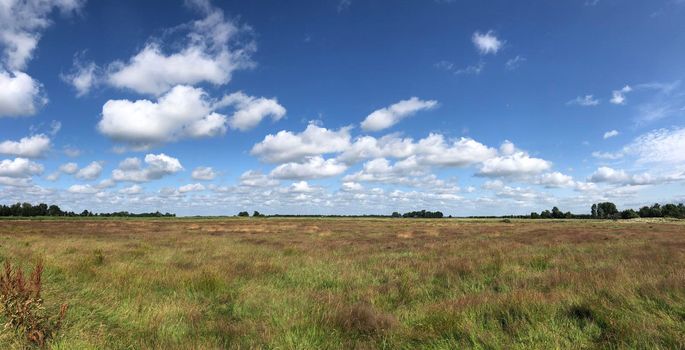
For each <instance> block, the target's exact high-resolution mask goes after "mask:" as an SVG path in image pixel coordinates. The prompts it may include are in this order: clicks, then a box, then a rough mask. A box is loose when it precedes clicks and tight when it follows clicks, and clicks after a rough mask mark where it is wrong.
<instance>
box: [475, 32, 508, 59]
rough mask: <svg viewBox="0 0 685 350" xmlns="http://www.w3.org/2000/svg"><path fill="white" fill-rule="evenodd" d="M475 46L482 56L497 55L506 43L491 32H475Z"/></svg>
mask: <svg viewBox="0 0 685 350" xmlns="http://www.w3.org/2000/svg"><path fill="white" fill-rule="evenodd" d="M471 41H473V45H475V46H476V49H477V50H478V52H479V53H480V54H481V55H486V54H496V53H497V52H498V51H499V50H500V49H501V48H502V46H503V45H504V43H505V42H504V41H502V40H500V39H498V38H497V36H495V32H494V31H492V30H489V31H488V32H487V33H481V32H475V33H473V36H472V37H471Z"/></svg>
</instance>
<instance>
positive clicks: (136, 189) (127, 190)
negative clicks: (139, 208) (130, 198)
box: [118, 184, 143, 195]
mask: <svg viewBox="0 0 685 350" xmlns="http://www.w3.org/2000/svg"><path fill="white" fill-rule="evenodd" d="M118 192H119V193H121V194H127V195H134V194H140V193H142V192H143V187H142V186H140V185H138V184H134V185H131V186H129V187H124V188H122V189H120V190H119V191H118Z"/></svg>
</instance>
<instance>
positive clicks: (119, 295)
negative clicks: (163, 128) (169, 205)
mask: <svg viewBox="0 0 685 350" xmlns="http://www.w3.org/2000/svg"><path fill="white" fill-rule="evenodd" d="M38 258H42V259H43V260H44V262H45V266H46V268H45V271H44V274H43V279H44V282H45V284H44V286H43V291H42V292H41V296H42V297H45V299H46V300H48V301H58V300H65V299H67V300H69V302H70V309H69V312H68V314H67V317H66V318H65V320H64V322H63V324H62V329H61V331H60V335H59V336H58V337H56V338H55V339H54V340H53V341H51V342H49V343H48V346H49V347H51V348H53V349H80V348H102V349H131V348H134V349H217V348H234V349H238V348H278V349H295V348H297V349H321V348H326V349H351V348H385V349H397V348H404V349H416V348H428V349H454V348H476V349H485V348H489V349H531V348H533V349H535V348H537V349H549V348H645V349H646V348H683V347H685V225H684V224H683V223H681V222H674V221H669V222H649V223H639V222H638V223H628V222H599V221H582V220H576V221H568V222H565V221H545V222H531V221H523V220H521V221H520V220H511V222H509V223H507V222H500V221H499V220H480V221H469V220H437V221H435V220H434V221H432V220H402V219H398V220H384V219H377V220H372V219H368V220H358V219H325V220H320V219H319V220H317V219H260V220H231V219H222V220H187V219H186V220H181V219H176V220H92V221H88V220H78V221H69V220H67V221H59V220H55V221H2V220H0V259H1V260H11V261H16V262H25V263H26V264H28V262H31V261H35V260H36V259H38ZM15 338H16V336H14V335H13V334H11V333H8V332H3V333H2V334H0V348H20V346H22V345H21V344H18V343H16V342H15V340H14V339H15Z"/></svg>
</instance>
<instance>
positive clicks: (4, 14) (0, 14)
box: [0, 0, 85, 70]
mask: <svg viewBox="0 0 685 350" xmlns="http://www.w3.org/2000/svg"><path fill="white" fill-rule="evenodd" d="M84 2H85V1H81V0H40V1H25V0H3V1H2V2H1V3H0V44H1V45H0V46H2V48H3V61H4V62H5V64H6V65H7V66H8V67H9V69H11V70H19V69H24V68H26V64H27V63H28V61H29V60H30V59H31V58H32V56H33V51H34V50H35V49H36V46H37V45H38V41H39V40H40V37H41V31H42V30H44V29H45V28H47V27H48V26H49V25H50V20H49V19H48V16H49V15H50V13H51V12H52V11H53V10H54V9H57V10H59V11H60V12H62V13H63V14H69V13H71V12H74V11H77V10H79V9H80V8H81V6H82V5H83V3H84Z"/></svg>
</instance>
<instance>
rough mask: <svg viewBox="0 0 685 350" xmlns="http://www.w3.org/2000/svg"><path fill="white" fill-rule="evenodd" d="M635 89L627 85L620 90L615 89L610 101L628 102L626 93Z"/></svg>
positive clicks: (619, 103) (617, 102)
mask: <svg viewBox="0 0 685 350" xmlns="http://www.w3.org/2000/svg"><path fill="white" fill-rule="evenodd" d="M631 91H633V89H632V88H631V87H630V86H628V85H626V86H624V87H623V88H622V89H620V90H614V91H612V92H611V99H610V100H609V102H611V103H613V104H615V105H622V104H625V103H626V94H627V93H629V92H631Z"/></svg>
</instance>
